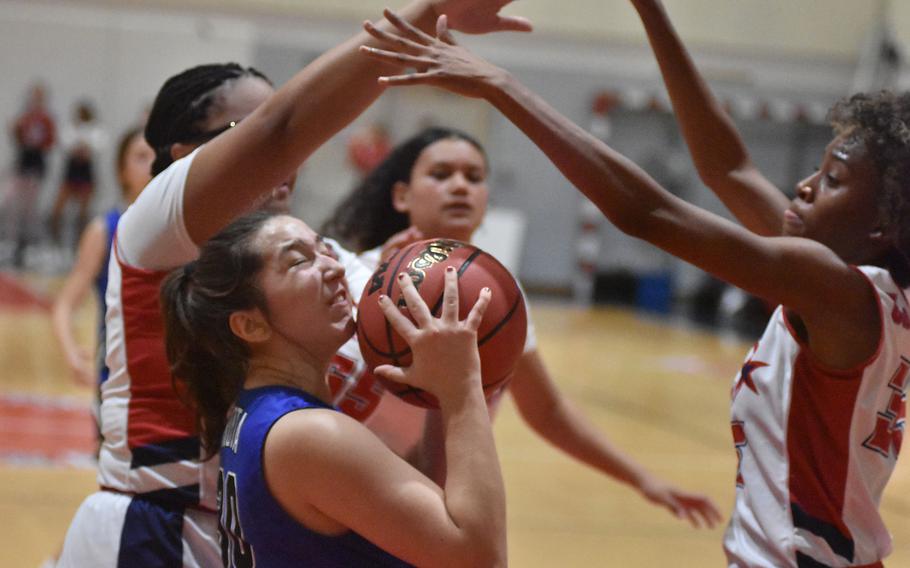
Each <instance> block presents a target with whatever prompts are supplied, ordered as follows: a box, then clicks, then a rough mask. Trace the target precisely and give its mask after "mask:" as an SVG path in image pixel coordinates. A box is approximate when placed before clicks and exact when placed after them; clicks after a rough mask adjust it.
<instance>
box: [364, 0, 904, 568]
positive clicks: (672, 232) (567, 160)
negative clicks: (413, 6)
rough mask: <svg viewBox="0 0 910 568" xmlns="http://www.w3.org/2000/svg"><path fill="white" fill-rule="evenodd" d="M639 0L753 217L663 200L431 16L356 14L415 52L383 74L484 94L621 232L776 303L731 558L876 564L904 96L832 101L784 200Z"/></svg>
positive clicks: (883, 549)
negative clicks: (430, 28) (412, 22)
mask: <svg viewBox="0 0 910 568" xmlns="http://www.w3.org/2000/svg"><path fill="white" fill-rule="evenodd" d="M636 5H637V6H638V8H639V10H640V13H641V15H642V16H643V19H644V20H645V22H646V24H647V26H648V32H649V34H650V36H651V39H652V42H654V45H655V47H656V49H657V52H658V53H659V54H660V55H661V64H662V66H663V67H664V71H665V73H666V76H667V80H668V83H671V84H674V83H675V84H674V87H673V89H671V90H672V91H673V92H674V96H675V100H674V103H675V104H676V105H677V107H678V108H680V107H687V109H688V110H687V112H688V113H689V114H688V116H687V118H686V119H685V120H684V124H686V123H688V128H689V129H690V131H689V133H688V134H687V135H688V136H689V137H690V139H689V143H690V144H692V142H693V141H694V138H692V135H693V133H694V131H693V130H691V129H692V121H693V120H707V121H709V122H710V123H711V124H712V127H713V132H714V134H706V130H708V129H706V130H700V131H699V133H700V134H701V135H700V137H699V138H698V140H699V143H700V144H703V145H704V148H703V149H702V150H700V152H704V153H703V154H701V155H700V158H701V159H704V156H707V155H708V154H709V153H714V154H715V155H716V156H718V157H720V158H721V159H718V160H717V161H716V162H714V163H713V165H714V166H716V167H717V169H715V170H714V173H715V174H718V175H717V177H713V176H711V177H708V179H709V180H710V183H711V185H712V187H716V188H717V189H716V190H717V192H718V194H720V195H726V196H727V197H728V199H729V200H731V201H732V202H734V203H735V204H736V205H737V207H734V209H736V210H737V211H740V213H739V214H740V216H746V215H748V218H749V220H750V221H749V223H748V227H749V228H743V227H740V226H739V225H736V224H734V223H731V222H729V221H727V220H725V219H723V218H721V217H719V216H717V215H714V214H712V213H709V212H707V211H704V210H702V209H699V208H698V207H695V206H693V205H691V204H689V203H686V202H684V201H682V200H680V199H678V198H676V197H674V196H673V195H672V194H670V193H669V192H667V191H666V190H664V189H663V188H662V187H660V186H659V185H658V184H657V183H656V182H654V180H653V179H651V178H650V177H649V176H648V175H647V174H646V173H645V172H644V171H642V170H641V169H639V168H638V167H636V166H635V165H634V164H633V163H631V162H630V161H629V160H627V159H626V158H625V157H623V156H621V155H620V154H618V153H617V152H615V151H614V150H612V149H611V148H609V147H608V146H607V145H606V144H604V143H603V142H601V141H600V140H597V139H596V138H594V137H593V136H591V135H590V134H588V133H587V132H586V131H584V130H583V129H582V128H579V127H578V126H576V125H574V124H572V123H571V122H570V121H568V120H567V119H566V118H565V117H563V116H561V115H560V114H559V113H557V112H556V111H555V110H553V109H552V108H551V107H550V106H549V105H547V104H546V103H545V102H544V101H542V100H541V99H540V98H539V97H537V96H536V95H534V94H533V93H532V92H530V91H529V90H528V89H527V88H526V87H524V86H523V85H521V84H520V83H518V82H517V81H516V80H515V79H514V78H513V77H512V76H511V75H509V74H508V73H507V72H505V71H503V70H501V69H499V68H497V67H495V66H493V65H491V64H489V63H488V62H486V61H483V60H481V59H479V58H477V57H476V56H474V55H472V54H471V53H469V52H468V51H467V50H465V49H463V48H461V47H459V46H457V45H456V44H455V41H454V39H453V37H452V35H451V34H450V33H449V32H448V30H447V28H446V23H445V18H444V17H443V18H440V20H439V22H438V24H437V34H436V37H431V36H429V35H427V34H425V33H423V32H421V31H419V30H416V29H414V28H413V27H412V26H409V25H408V24H407V23H406V22H403V21H401V20H400V19H398V18H397V17H396V16H395V15H394V14H391V13H388V16H387V17H389V18H391V19H392V20H394V21H395V22H396V25H397V26H398V29H399V34H400V35H397V36H394V37H392V36H389V35H388V34H387V33H386V32H384V31H382V30H377V29H375V28H374V27H372V26H369V25H367V28H368V29H369V30H370V31H371V33H373V35H375V36H377V37H379V38H384V39H386V48H387V49H386V50H378V51H377V50H376V49H375V48H372V47H364V48H363V49H364V51H365V52H367V53H369V54H371V55H372V56H373V57H375V58H378V59H379V60H380V61H383V62H397V63H398V64H399V65H409V64H414V63H419V65H420V69H421V72H419V73H417V74H416V75H411V76H405V75H399V76H395V77H385V78H382V79H380V81H381V82H382V83H383V84H387V85H408V84H430V85H435V86H440V87H445V88H448V89H450V90H452V91H454V92H458V93H461V94H464V95H467V96H474V97H483V98H485V99H487V100H489V101H490V102H491V103H492V104H494V105H495V106H496V107H497V108H498V109H499V110H500V111H501V112H502V113H503V114H504V115H505V116H507V117H508V118H509V119H510V120H511V121H512V122H513V123H515V124H516V125H517V126H518V127H519V128H521V129H522V130H523V131H524V132H525V133H526V134H527V135H528V137H529V138H531V139H532V140H533V141H534V142H535V143H536V144H537V145H538V146H539V147H540V148H541V149H542V150H543V151H544V152H545V153H546V154H547V156H549V157H550V159H551V160H552V161H553V163H554V164H555V165H556V166H557V167H559V169H560V170H561V171H562V172H563V173H564V174H565V175H566V177H567V178H568V179H569V180H570V181H572V182H573V183H574V184H575V185H576V187H578V188H579V189H580V190H581V191H582V192H583V193H584V194H585V195H587V196H588V197H589V198H590V199H591V200H592V201H593V202H594V203H595V204H596V205H597V206H598V207H599V208H600V209H601V210H602V211H603V212H604V214H606V216H607V217H608V218H609V219H610V220H611V221H612V222H613V223H615V224H616V226H617V227H618V228H619V229H621V230H622V231H624V232H626V233H628V234H630V235H632V236H636V237H639V238H642V239H645V240H647V241H649V242H651V243H653V244H655V245H657V246H659V247H661V248H663V249H664V250H666V251H668V252H670V253H672V254H674V255H676V256H678V257H680V258H682V259H685V260H687V261H689V262H691V263H693V264H695V265H696V266H699V267H700V268H702V269H704V270H706V271H708V272H710V273H712V274H714V275H715V276H717V277H719V278H721V279H723V280H726V281H728V282H730V283H732V284H734V285H736V286H739V287H741V288H744V289H745V290H747V291H749V292H751V293H753V294H755V295H757V296H759V297H761V298H764V299H766V300H768V301H771V302H773V303H774V304H775V305H779V307H778V309H777V310H776V311H775V313H774V315H773V316H772V319H771V321H770V323H769V324H768V327H767V329H766V330H765V333H764V335H763V336H762V338H761V339H760V340H759V341H758V342H757V343H756V344H755V346H754V347H753V348H752V349H751V350H750V351H749V353H748V355H747V358H746V362H745V364H744V365H743V367H742V370H741V371H740V373H739V375H738V376H737V377H736V380H735V382H734V385H733V389H732V393H731V394H732V398H733V403H732V428H733V438H734V443H735V445H736V450H737V453H738V455H739V467H738V471H737V475H736V484H737V493H736V503H735V508H734V513H733V516H732V518H731V521H730V524H729V526H728V529H727V534H726V537H725V541H724V545H725V550H726V554H727V559H728V562H729V564H730V565H731V566H750V567H752V566H774V567H781V566H783V567H807V566H809V567H816V566H877V567H880V566H882V559H883V558H884V557H885V556H887V555H888V553H889V552H890V550H891V537H890V535H889V534H888V531H887V529H886V528H885V526H884V523H883V521H882V518H881V515H880V514H879V512H878V504H879V502H880V499H881V495H882V491H883V489H884V487H885V485H886V483H887V481H888V479H889V478H890V476H891V473H892V471H893V469H894V466H895V463H896V460H897V454H898V451H899V449H900V442H901V439H902V433H903V423H904V414H905V398H906V388H907V380H908V376H910V372H908V371H910V305H908V302H907V298H906V288H907V286H908V284H910V260H908V258H910V236H908V235H910V221H908V220H907V215H908V207H907V203H910V186H908V185H907V181H906V180H907V179H910V136H908V132H910V95H907V94H905V95H895V94H892V93H889V92H881V93H877V94H857V95H853V96H852V97H849V98H846V99H843V100H841V101H840V102H838V103H837V104H835V105H834V107H833V108H832V110H831V114H830V116H831V123H832V126H833V127H834V137H833V139H832V141H831V142H830V144H829V145H828V146H827V148H826V149H825V152H824V155H823V156H822V157H821V162H820V166H819V169H818V171H817V172H815V173H813V174H812V175H810V176H809V177H807V178H805V179H804V180H803V181H801V182H800V183H799V184H798V187H797V192H796V198H795V199H794V200H793V201H792V202H789V203H788V201H787V200H786V199H785V198H784V197H783V196H782V194H781V193H780V192H779V190H776V189H775V188H774V186H773V185H772V184H771V183H770V182H769V181H768V180H767V179H766V178H764V177H763V176H762V175H761V174H759V172H758V171H757V170H756V169H755V167H754V166H753V165H752V163H751V161H750V160H749V158H748V154H746V152H745V150H744V148H743V145H742V142H741V140H740V139H739V136H738V135H737V134H736V132H735V130H733V128H732V126H731V125H730V122H729V119H727V118H726V117H724V116H723V114H722V112H721V111H720V110H719V109H720V106H719V105H718V104H717V103H716V102H715V101H713V99H711V98H710V96H709V95H707V92H706V90H704V88H703V87H702V86H701V84H700V81H698V79H697V77H696V76H695V75H694V71H691V70H690V71H688V72H687V71H685V70H678V71H677V70H673V69H668V66H673V65H675V64H676V63H685V64H686V65H691V63H688V62H687V61H686V60H687V57H686V56H685V55H684V52H683V51H682V47H681V46H680V45H679V42H678V40H677V39H676V38H675V35H672V30H671V29H670V27H669V24H668V23H667V22H666V21H665V16H664V15H663V13H662V11H661V7H660V5H659V4H657V3H655V2H653V1H651V2H645V1H643V0H642V1H640V2H637V4H636ZM390 50H407V51H408V53H395V52H394V51H390ZM674 52H675V53H674ZM674 61H675V63H674ZM668 71H669V72H668ZM693 110H697V111H698V113H697V115H696V114H692V111H693ZM703 175H704V172H703ZM736 193H740V194H743V195H741V196H738V197H733V196H735V194H736ZM748 209H751V212H750V211H748ZM774 229H776V232H773V233H772V231H774ZM772 235H774V236H772Z"/></svg>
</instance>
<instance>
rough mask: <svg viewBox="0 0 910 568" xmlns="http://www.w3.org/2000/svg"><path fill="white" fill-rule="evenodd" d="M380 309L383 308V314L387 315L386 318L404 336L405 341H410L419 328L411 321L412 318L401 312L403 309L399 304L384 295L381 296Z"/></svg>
mask: <svg viewBox="0 0 910 568" xmlns="http://www.w3.org/2000/svg"><path fill="white" fill-rule="evenodd" d="M379 309H381V310H382V313H383V315H385V319H387V320H389V323H390V324H391V325H392V327H393V328H394V329H395V331H397V332H398V334H399V335H401V336H402V337H404V339H405V341H410V338H411V337H412V335H413V333H414V331H415V330H416V329H417V328H415V327H414V324H413V323H411V320H409V319H408V318H406V317H405V316H404V314H402V313H401V310H399V309H398V306H396V305H395V304H394V302H392V300H390V299H389V297H388V296H386V295H382V296H380V297H379Z"/></svg>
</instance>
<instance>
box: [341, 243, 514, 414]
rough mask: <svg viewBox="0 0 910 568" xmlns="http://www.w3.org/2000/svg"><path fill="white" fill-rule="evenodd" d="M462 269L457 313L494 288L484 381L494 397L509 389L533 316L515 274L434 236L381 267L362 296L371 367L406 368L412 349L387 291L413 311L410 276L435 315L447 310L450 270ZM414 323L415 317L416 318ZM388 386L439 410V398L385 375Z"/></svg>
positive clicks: (486, 324)
mask: <svg viewBox="0 0 910 568" xmlns="http://www.w3.org/2000/svg"><path fill="white" fill-rule="evenodd" d="M447 266H454V267H455V269H456V270H457V271H458V272H457V273H458V301H459V306H458V317H459V319H464V318H465V317H467V315H468V312H469V311H470V310H471V307H472V306H473V305H474V303H475V302H476V301H477V297H478V295H479V294H480V291H481V289H483V288H484V287H489V288H490V290H491V291H492V293H493V294H492V298H491V299H490V304H489V306H488V307H487V311H486V313H485V314H484V316H483V321H482V322H481V324H480V328H479V329H478V330H477V346H478V349H479V351H480V368H481V379H482V381H483V389H484V394H485V395H486V396H487V397H489V396H490V395H492V394H493V393H495V392H496V391H498V390H499V389H500V388H502V387H504V386H505V385H506V384H507V383H508V381H509V379H510V378H511V376H512V371H513V370H514V368H515V364H516V362H517V361H518V358H519V357H520V356H521V354H522V352H523V350H524V344H525V335H526V333H527V328H528V316H527V312H526V310H525V302H524V297H523V296H522V294H521V290H520V289H519V288H518V283H517V282H516V281H515V278H514V277H513V276H512V274H511V273H510V272H509V271H508V270H507V269H506V268H505V267H504V266H503V265H502V264H500V262H499V261H498V260H496V259H495V258H493V257H492V256H490V255H489V254H487V253H485V252H483V251H482V250H480V249H479V248H477V247H475V246H473V245H470V244H467V243H463V242H459V241H453V240H447V239H430V240H425V241H420V242H416V243H413V244H411V245H408V246H407V247H404V248H402V249H401V250H399V251H398V252H396V253H395V254H394V255H393V256H392V257H391V258H389V259H388V260H386V261H385V262H383V263H382V264H380V265H379V268H377V269H376V272H374V273H373V276H372V277H371V278H370V280H369V281H368V282H367V285H366V287H365V288H364V290H363V294H361V296H360V305H359V308H358V314H357V339H358V342H359V343H360V351H361V353H362V354H363V359H364V361H365V362H366V364H367V367H369V369H370V370H371V371H372V370H373V369H375V368H376V367H377V366H379V365H383V364H389V365H396V366H398V367H407V366H408V365H410V364H411V350H410V348H409V347H408V344H407V343H406V342H405V340H404V339H403V338H402V337H401V336H400V335H398V333H397V332H396V331H395V330H394V329H393V328H392V326H391V324H390V323H389V322H388V321H387V320H386V318H385V315H383V313H382V310H381V309H380V308H379V296H380V295H382V294H385V295H386V296H388V297H389V298H390V299H391V300H392V301H393V302H395V303H396V304H397V305H398V307H399V309H401V310H402V313H404V314H405V315H408V317H410V316H409V314H408V310H407V307H406V306H405V302H404V298H403V297H402V294H401V289H400V288H399V287H398V285H397V283H396V276H397V275H398V274H400V273H401V272H404V273H406V274H408V275H409V276H410V277H411V281H412V282H414V286H415V287H416V288H417V290H418V292H419V293H420V296H421V297H422V298H423V300H424V302H426V304H427V307H428V308H429V309H430V311H431V312H432V314H433V315H434V316H436V317H438V316H439V313H440V310H441V308H442V296H443V290H444V285H445V269H446V267H447ZM412 321H413V320H412ZM380 380H381V381H382V382H383V384H385V386H386V388H387V389H388V390H390V391H391V392H393V393H395V394H396V395H398V396H399V397H401V398H402V399H403V400H405V401H406V402H409V403H411V404H415V405H417V406H422V407H425V408H436V407H438V403H437V401H436V397H434V396H433V395H432V394H430V393H428V392H426V391H423V390H421V389H418V388H415V387H412V386H409V385H404V384H400V383H395V382H393V381H389V380H387V379H383V378H381V377H380Z"/></svg>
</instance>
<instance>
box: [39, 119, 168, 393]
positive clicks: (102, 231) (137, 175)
mask: <svg viewBox="0 0 910 568" xmlns="http://www.w3.org/2000/svg"><path fill="white" fill-rule="evenodd" d="M154 159H155V153H154V151H153V150H152V148H151V147H150V146H149V145H148V143H146V141H145V137H144V136H143V135H142V129H141V128H133V129H130V130H128V131H127V132H126V133H125V134H124V135H123V136H122V137H121V139H120V143H119V145H118V147H117V162H116V163H117V179H118V181H119V182H120V189H121V192H122V196H123V203H124V204H125V205H126V206H129V204H130V203H132V202H133V201H135V200H136V198H137V197H139V194H140V193H142V190H143V188H145V186H146V184H147V183H148V182H149V180H150V179H151V175H150V174H149V170H150V169H151V165H152V160H154ZM121 213H122V209H121V208H120V207H112V208H111V209H110V210H108V211H107V212H106V213H104V214H103V215H100V216H98V217H96V218H95V219H93V220H92V221H91V222H90V223H89V224H88V226H87V227H86V229H85V231H84V232H83V233H82V237H80V239H79V251H78V254H77V256H76V263H75V264H74V265H73V269H72V270H71V271H70V273H69V275H68V276H67V277H66V281H65V282H64V283H63V288H62V289H61V290H60V294H59V295H58V296H57V298H56V300H55V301H54V309H53V322H54V335H56V337H57V342H58V343H60V347H61V349H63V353H64V356H65V359H66V365H67V367H69V369H70V372H71V373H72V375H73V379H74V380H75V381H76V382H77V383H79V384H81V385H84V386H92V385H97V384H99V383H103V382H104V381H105V380H106V379H107V376H108V369H107V365H105V364H104V356H105V351H106V349H105V348H104V340H105V333H104V315H105V313H106V312H107V305H106V304H105V301H104V296H105V292H106V291H107V265H108V261H109V260H110V254H111V243H113V240H114V231H115V230H116V228H117V222H118V221H119V220H120V215H121ZM93 285H94V287H95V291H96V292H97V294H98V306H99V308H100V318H99V326H98V327H99V330H100V334H99V342H98V351H97V355H98V356H97V357H96V356H95V355H89V354H88V353H87V352H86V350H85V349H83V348H82V347H81V346H80V345H79V342H78V341H77V340H76V336H75V335H74V333H73V315H74V313H75V310H76V307H77V306H78V305H79V303H80V302H81V301H82V298H83V297H85V293H86V292H88V290H89V288H90V287H92V286H93Z"/></svg>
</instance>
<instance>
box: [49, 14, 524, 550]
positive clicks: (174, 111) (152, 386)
mask: <svg viewBox="0 0 910 568" xmlns="http://www.w3.org/2000/svg"><path fill="white" fill-rule="evenodd" d="M508 3H509V1H508V0H496V1H493V2H490V1H488V0H413V1H412V2H411V3H410V4H409V5H408V7H407V8H405V10H404V12H403V13H404V15H405V17H406V18H407V19H409V20H411V21H413V22H414V23H415V24H417V25H419V26H422V27H425V28H428V29H429V28H432V26H433V22H434V21H435V20H436V16H437V14H440V13H442V12H443V11H444V12H447V13H450V14H452V17H453V22H454V23H455V24H456V26H457V27H458V28H459V29H461V30H462V31H466V32H473V33H483V32H490V31H497V30H528V29H529V28H530V25H529V24H528V22H527V21H526V20H524V19H521V18H515V17H505V16H499V9H500V8H502V7H503V6H504V5H506V4H508ZM365 40H370V38H369V37H368V36H367V35H365V34H361V35H359V36H356V37H354V38H352V39H351V40H349V41H347V42H345V43H343V44H342V45H340V46H338V47H336V48H334V49H332V50H330V51H328V52H327V53H326V54H324V55H323V56H321V57H320V58H318V59H317V60H316V61H314V62H313V63H311V64H310V65H309V66H307V67H306V69H304V70H303V71H301V72H300V73H298V74H297V75H296V76H295V77H293V78H292V79H291V80H290V81H289V82H288V83H287V84H286V85H285V86H284V87H282V88H281V89H280V90H278V91H277V92H275V91H274V90H273V88H272V87H271V85H270V84H269V83H268V81H267V80H265V79H264V78H263V76H262V75H261V74H260V73H258V72H256V71H254V70H251V69H246V68H242V67H240V66H239V65H236V64H228V65H203V66H200V67H196V68H193V69H190V70H187V71H185V72H183V73H180V74H178V75H176V76H174V77H172V78H171V79H169V80H168V81H167V82H166V83H165V84H164V86H163V87H162V89H161V91H160V92H159V94H158V96H157V97H156V99H155V103H154V105H153V108H152V110H151V113H150V115H149V119H148V124H147V126H146V131H145V136H146V140H147V141H148V142H149V144H150V145H151V146H152V148H153V149H154V150H155V153H156V158H155V163H154V164H153V171H152V173H153V174H154V175H155V178H154V179H153V180H152V181H151V182H150V184H149V190H148V191H146V192H144V193H143V195H141V196H140V197H139V199H137V200H136V202H135V203H134V204H133V206H132V207H130V209H129V210H128V211H127V212H126V213H124V215H123V217H122V218H121V220H120V223H119V226H118V229H117V237H116V239H115V242H114V245H113V251H114V257H115V259H116V261H115V262H111V265H110V273H109V282H108V300H109V303H108V314H107V324H108V330H107V339H108V359H107V360H108V363H109V364H110V376H109V378H108V380H107V381H105V383H104V384H103V385H102V404H101V424H102V432H103V436H104V442H103V443H102V447H101V452H100V457H99V474H98V478H99V484H100V485H101V487H102V491H99V492H97V493H95V494H93V495H91V496H89V497H88V498H87V499H86V500H85V501H84V502H83V503H82V505H81V506H80V508H79V510H78V511H77V512H76V516H75V518H74V520H73V523H72V524H71V525H70V529H69V531H68V533H67V537H66V542H65V544H64V550H63V554H62V556H61V562H60V564H61V566H98V565H111V564H113V563H115V562H117V563H119V564H120V565H123V566H151V565H167V566H173V565H181V564H182V565H183V566H188V567H194V566H213V565H218V564H219V563H220V562H221V554H220V552H219V549H218V544H217V539H216V528H217V525H216V518H215V515H214V512H215V478H216V472H217V463H216V460H211V461H209V462H205V463H203V462H201V461H200V460H199V458H200V455H201V452H200V445H199V437H198V432H197V431H196V423H195V419H194V416H193V413H192V412H191V411H190V410H189V409H188V408H187V407H186V406H185V405H184V404H183V403H182V402H181V401H180V400H179V399H178V398H177V396H176V395H175V393H174V390H173V387H172V380H171V376H170V373H169V370H168V365H167V360H166V357H165V353H164V340H163V336H162V334H163V327H162V323H161V314H160V310H159V305H158V294H157V290H158V286H159V284H160V282H161V281H162V280H163V279H164V277H165V275H166V274H167V272H168V271H170V270H171V269H173V268H175V267H177V266H180V265H182V264H184V263H186V262H188V261H190V260H193V259H194V258H196V256H197V254H198V247H199V245H201V244H203V243H204V242H205V241H206V240H208V238H209V237H211V236H212V235H214V234H215V233H216V232H217V231H218V230H220V229H221V228H222V227H224V226H226V225H227V224H228V223H229V222H230V221H231V220H232V219H234V218H235V217H237V216H239V215H241V214H243V213H246V212H248V211H250V210H252V209H255V208H257V207H262V206H266V207H272V208H275V209H279V210H280V209H282V208H286V204H287V201H288V199H289V194H290V190H291V188H292V187H293V186H294V175H295V170H296V168H297V167H298V166H299V165H300V164H301V163H302V162H303V160H304V159H305V158H306V157H307V156H308V155H309V154H310V153H312V152H313V151H314V150H315V149H316V148H318V147H319V146H320V145H321V144H322V143H323V142H324V141H325V140H326V139H328V138H329V137H330V136H332V135H333V134H335V133H336V132H338V131H339V130H340V129H341V128H343V127H344V126H345V125H346V124H348V123H349V122H350V121H351V120H352V119H353V118H354V117H356V116H357V115H358V114H359V113H360V112H361V111H362V110H363V109H364V108H366V106H367V105H368V104H369V103H370V102H372V101H373V100H374V99H375V98H376V97H377V96H378V95H379V93H380V92H381V87H380V86H379V85H377V84H376V77H377V75H378V74H379V73H380V72H381V70H382V67H381V66H379V67H377V66H376V65H375V64H373V63H372V62H370V61H366V60H364V58H362V57H360V56H359V55H358V54H357V46H358V44H360V43H362V42H363V41H365ZM203 144H204V146H203ZM200 146H201V147H200Z"/></svg>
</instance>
